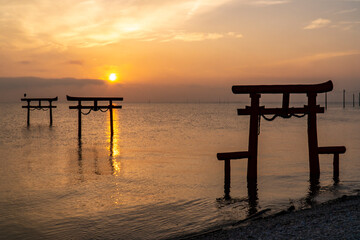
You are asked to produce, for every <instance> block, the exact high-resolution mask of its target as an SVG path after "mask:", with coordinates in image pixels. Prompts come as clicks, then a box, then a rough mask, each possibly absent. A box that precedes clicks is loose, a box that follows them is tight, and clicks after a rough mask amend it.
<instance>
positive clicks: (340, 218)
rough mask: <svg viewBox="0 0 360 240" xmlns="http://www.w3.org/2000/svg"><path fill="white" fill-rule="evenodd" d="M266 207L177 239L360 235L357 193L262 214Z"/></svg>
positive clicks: (352, 236)
mask: <svg viewBox="0 0 360 240" xmlns="http://www.w3.org/2000/svg"><path fill="white" fill-rule="evenodd" d="M267 211H268V209H264V210H262V211H259V212H258V213H256V214H254V215H252V216H250V217H249V218H247V219H244V220H242V221H240V222H238V223H236V224H233V225H232V226H224V227H222V228H221V229H216V230H213V231H208V232H203V233H198V234H195V235H191V236H184V237H183V238H180V239H327V240H329V239H360V194H357V195H352V196H347V195H343V196H342V197H340V198H337V199H333V200H329V201H327V202H324V203H321V204H317V205H313V206H312V207H310V208H306V209H299V210H295V208H294V207H290V208H289V209H288V210H283V211H281V212H278V213H274V214H272V215H267V216H264V215H266V214H265V213H266V212H267Z"/></svg>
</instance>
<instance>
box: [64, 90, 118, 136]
mask: <svg viewBox="0 0 360 240" xmlns="http://www.w3.org/2000/svg"><path fill="white" fill-rule="evenodd" d="M66 99H67V100H68V101H77V102H78V105H77V106H69V109H77V110H78V135H79V138H81V115H82V114H83V115H88V114H89V113H90V112H91V111H98V110H100V111H101V112H106V111H108V110H109V112H110V132H111V136H113V135H114V125H113V109H114V108H122V106H121V105H119V106H115V105H113V101H123V98H122V97H71V96H68V95H66ZM83 101H93V102H94V104H93V105H92V106H84V105H81V102H83ZM99 101H109V105H103V106H99V105H98V102H99ZM82 109H88V110H89V112H87V113H83V112H82V111H81V110H82Z"/></svg>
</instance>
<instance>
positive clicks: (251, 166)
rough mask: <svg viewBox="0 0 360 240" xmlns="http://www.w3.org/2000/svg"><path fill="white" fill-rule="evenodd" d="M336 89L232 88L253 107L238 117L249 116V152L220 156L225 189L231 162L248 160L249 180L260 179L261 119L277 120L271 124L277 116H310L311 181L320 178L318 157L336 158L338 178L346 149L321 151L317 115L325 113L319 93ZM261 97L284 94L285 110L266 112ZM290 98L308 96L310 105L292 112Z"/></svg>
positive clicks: (322, 86)
mask: <svg viewBox="0 0 360 240" xmlns="http://www.w3.org/2000/svg"><path fill="white" fill-rule="evenodd" d="M332 89H333V83H332V81H327V82H325V83H321V84H312V85H248V86H233V87H232V92H233V93H234V94H249V95H250V98H251V106H250V107H249V106H246V108H245V109H238V115H250V132H249V145H248V151H243V152H228V153H218V154H217V158H218V160H225V185H227V184H230V160H231V159H242V158H247V159H248V169H247V179H248V180H251V181H252V180H256V179H257V151H258V130H259V126H258V123H259V120H260V117H261V116H263V117H264V118H265V116H264V115H269V114H273V115H274V117H273V118H271V119H268V118H265V119H268V120H274V119H275V118H276V117H277V116H280V117H284V118H290V117H291V116H298V117H300V116H299V115H297V114H303V115H308V121H307V124H308V128H307V132H308V147H309V166H310V178H318V177H319V176H320V165H319V154H334V162H333V166H334V169H333V171H334V172H333V173H334V179H335V178H338V176H339V154H341V153H345V151H346V148H345V147H344V146H334V147H318V139H317V127H316V114H317V113H324V108H323V107H320V106H319V105H317V104H316V96H317V94H318V93H326V92H330V91H332ZM261 94H282V95H283V100H282V108H265V106H260V101H259V99H260V97H261ZM290 94H306V95H307V98H308V104H307V105H304V107H300V108H295V107H291V108H289V102H290Z"/></svg>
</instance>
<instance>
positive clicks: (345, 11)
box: [335, 8, 358, 14]
mask: <svg viewBox="0 0 360 240" xmlns="http://www.w3.org/2000/svg"><path fill="white" fill-rule="evenodd" d="M357 10H358V9H357V8H352V9H346V10H341V11H338V12H336V13H335V14H347V13H353V12H356V11H357Z"/></svg>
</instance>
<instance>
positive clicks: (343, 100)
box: [343, 89, 345, 108]
mask: <svg viewBox="0 0 360 240" xmlns="http://www.w3.org/2000/svg"><path fill="white" fill-rule="evenodd" d="M343 108H345V89H344V90H343Z"/></svg>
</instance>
